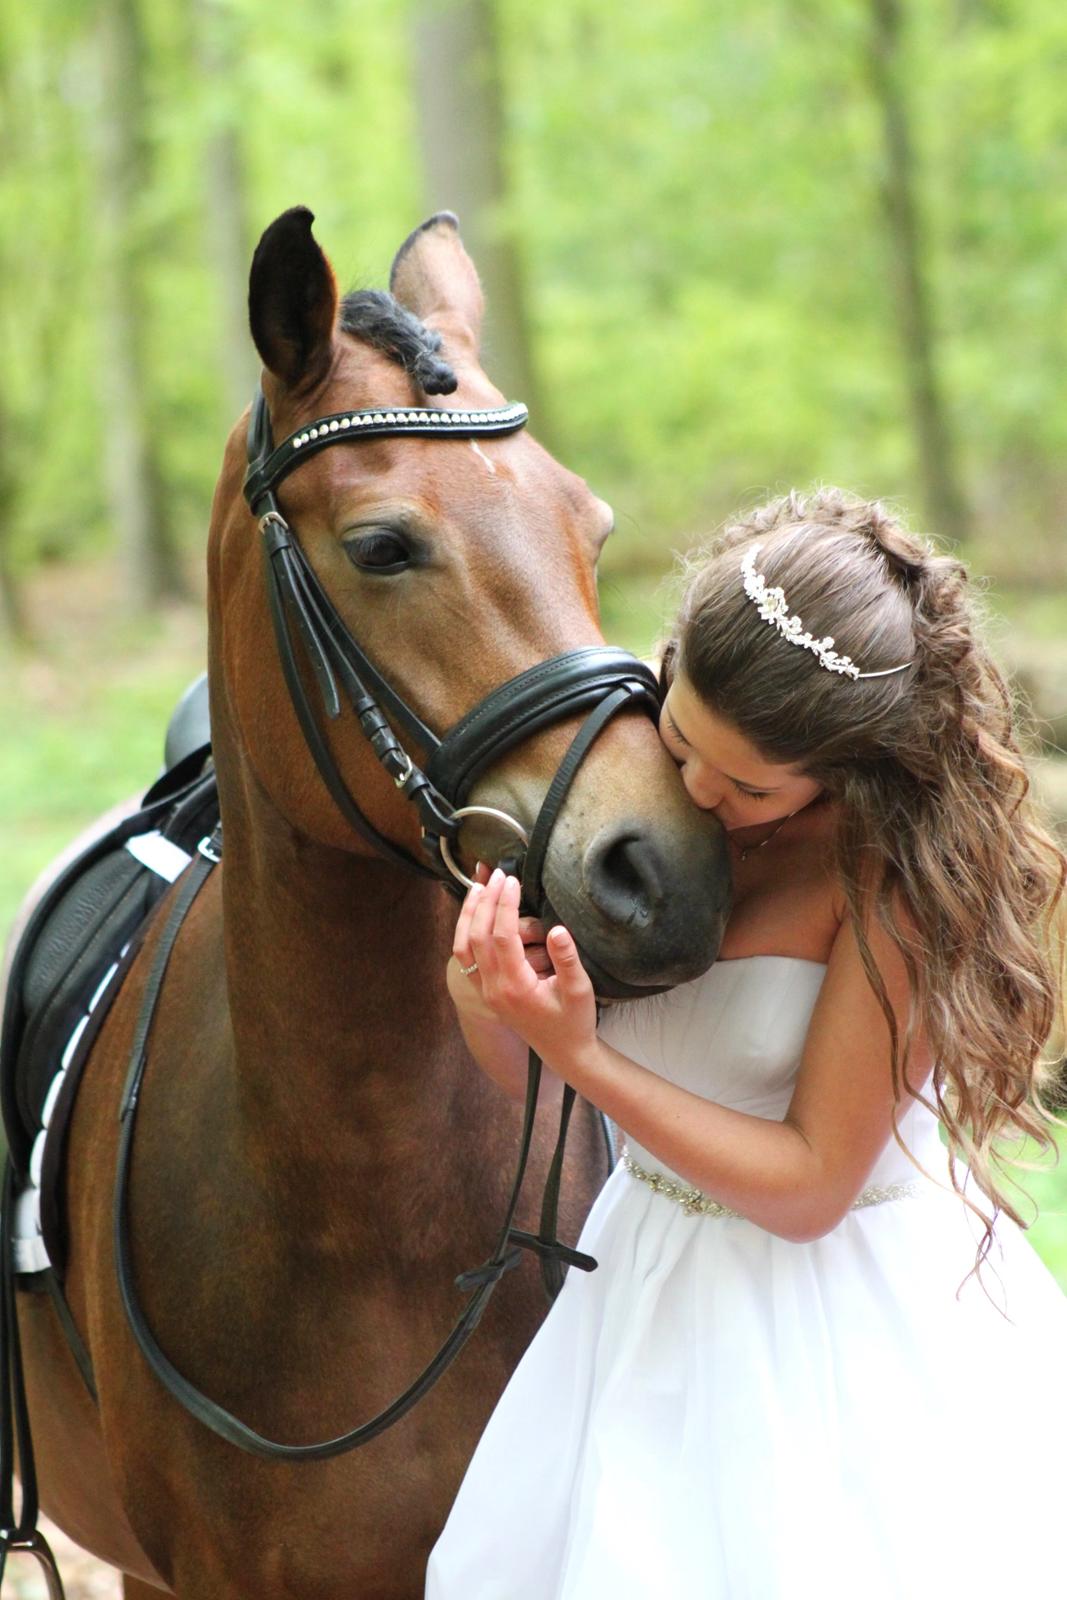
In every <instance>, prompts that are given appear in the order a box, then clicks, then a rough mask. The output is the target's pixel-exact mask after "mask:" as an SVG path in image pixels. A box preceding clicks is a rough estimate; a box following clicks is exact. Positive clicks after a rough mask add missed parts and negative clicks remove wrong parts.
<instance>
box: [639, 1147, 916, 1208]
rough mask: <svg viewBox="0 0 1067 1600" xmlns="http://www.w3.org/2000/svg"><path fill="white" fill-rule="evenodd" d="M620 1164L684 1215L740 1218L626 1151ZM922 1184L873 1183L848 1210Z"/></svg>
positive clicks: (912, 1191) (907, 1194) (904, 1195)
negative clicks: (641, 1164) (670, 1201)
mask: <svg viewBox="0 0 1067 1600" xmlns="http://www.w3.org/2000/svg"><path fill="white" fill-rule="evenodd" d="M622 1161H623V1166H624V1167H625V1168H626V1170H627V1172H628V1173H629V1174H630V1176H631V1177H633V1178H639V1179H640V1181H641V1182H642V1183H647V1184H648V1187H649V1188H650V1189H651V1190H652V1192H653V1193H654V1194H661V1195H662V1196H663V1198H664V1199H665V1200H674V1201H676V1202H677V1204H678V1205H680V1206H681V1208H682V1210H683V1211H684V1212H685V1214H686V1216H687V1217H696V1216H701V1217H740V1216H741V1215H742V1213H741V1212H740V1211H731V1209H730V1207H729V1206H724V1205H721V1204H720V1203H719V1201H718V1200H713V1199H712V1198H711V1196H710V1195H707V1194H702V1193H701V1191H700V1190H699V1189H690V1188H689V1187H688V1185H687V1184H684V1183H680V1182H678V1181H677V1180H676V1179H675V1178H667V1177H664V1175H663V1173H662V1172H646V1171H645V1169H644V1167H641V1166H638V1164H637V1162H636V1161H635V1160H634V1158H633V1156H632V1155H631V1154H630V1152H629V1151H628V1150H623V1153H622ZM922 1191H923V1185H922V1184H921V1183H919V1182H918V1181H913V1182H909V1183H872V1184H871V1185H870V1186H869V1187H868V1188H866V1189H861V1190H860V1193H859V1194H858V1195H857V1196H856V1198H855V1200H853V1202H852V1205H851V1206H850V1208H849V1209H850V1210H852V1211H858V1210H859V1208H860V1207H861V1206H880V1205H881V1204H882V1202H883V1200H908V1199H911V1198H912V1197H914V1196H915V1195H918V1194H921V1193H922Z"/></svg>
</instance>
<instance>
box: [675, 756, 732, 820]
mask: <svg viewBox="0 0 1067 1600" xmlns="http://www.w3.org/2000/svg"><path fill="white" fill-rule="evenodd" d="M682 782H683V783H684V784H685V787H686V791H687V793H688V795H689V798H690V800H692V802H693V804H694V805H695V806H699V807H700V809H701V810H702V811H714V809H715V807H716V806H717V805H719V804H720V802H721V801H722V797H723V785H722V780H721V778H717V777H716V775H715V774H714V773H713V772H708V770H707V769H706V768H705V767H701V766H700V765H699V764H698V763H696V762H693V761H687V762H686V763H685V765H684V766H683V767H682Z"/></svg>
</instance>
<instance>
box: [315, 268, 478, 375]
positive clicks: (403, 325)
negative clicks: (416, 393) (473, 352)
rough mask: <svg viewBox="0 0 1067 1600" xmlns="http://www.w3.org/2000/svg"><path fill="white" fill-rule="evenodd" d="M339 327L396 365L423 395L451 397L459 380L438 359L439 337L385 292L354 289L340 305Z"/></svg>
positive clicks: (445, 362) (446, 364) (449, 368)
mask: <svg viewBox="0 0 1067 1600" xmlns="http://www.w3.org/2000/svg"><path fill="white" fill-rule="evenodd" d="M341 327H342V328H343V329H344V331H345V333H351V334H354V335H355V337H356V338H357V339H366V341H367V343H368V344H372V345H373V346H374V348H375V349H376V350H380V351H381V352H382V354H383V355H386V356H388V357H389V359H390V360H391V361H395V362H396V363H397V365H398V366H401V367H403V368H404V370H405V372H407V373H409V374H410V376H411V377H412V378H413V379H414V381H415V383H416V384H417V386H418V387H419V388H420V389H421V390H422V392H423V394H451V393H452V391H453V390H454V389H455V388H456V387H457V386H458V380H457V378H456V375H455V373H454V372H453V371H452V368H451V367H450V366H449V365H448V363H447V361H442V360H439V359H438V354H437V352H438V351H439V350H440V348H441V335H440V334H439V333H434V332H432V330H431V329H429V328H427V327H426V325H425V323H423V322H420V321H419V319H418V317H416V316H413V315H412V313H411V312H410V311H406V310H405V309H404V307H403V306H402V305H401V304H400V302H399V301H398V300H396V299H394V297H393V296H392V295H391V294H388V293H387V292H386V291H385V290H384V289H353V290H352V291H351V292H350V293H349V294H346V295H345V297H344V299H343V300H342V301H341Z"/></svg>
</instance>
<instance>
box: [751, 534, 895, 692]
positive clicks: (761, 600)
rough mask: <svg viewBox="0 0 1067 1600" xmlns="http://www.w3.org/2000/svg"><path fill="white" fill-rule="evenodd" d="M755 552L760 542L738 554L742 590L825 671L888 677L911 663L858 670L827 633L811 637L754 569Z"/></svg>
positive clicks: (780, 595) (781, 594)
mask: <svg viewBox="0 0 1067 1600" xmlns="http://www.w3.org/2000/svg"><path fill="white" fill-rule="evenodd" d="M759 553H760V546H759V545H758V544H751V545H749V547H748V549H747V550H746V551H745V553H744V555H743V556H742V557H741V577H742V580H743V582H744V585H745V593H746V594H747V595H748V598H749V599H750V600H751V601H752V603H753V605H754V606H755V607H756V610H757V611H758V612H759V614H760V616H761V617H762V618H763V620H764V622H769V623H770V624H771V626H772V627H775V628H777V629H778V632H779V633H780V634H781V635H782V637H783V638H784V639H788V641H789V643H790V644H799V645H800V646H801V647H802V648H803V649H805V650H810V651H811V653H812V655H813V656H814V657H815V659H816V660H817V661H818V663H819V665H820V667H825V668H826V670H827V672H843V673H844V674H845V676H846V677H849V678H888V677H890V676H891V675H892V674H893V673H894V672H903V671H904V669H905V668H906V667H910V666H911V662H910V661H902V662H901V663H900V665H899V667H885V668H884V669H883V670H882V671H881V672H861V671H860V669H859V667H857V665H856V663H855V662H854V661H853V659H852V657H851V656H842V655H838V653H837V651H836V650H835V649H834V641H833V639H831V638H830V637H829V635H827V637H826V638H825V639H816V638H814V637H813V635H812V634H810V633H808V632H807V631H806V630H805V628H804V624H803V623H802V622H801V620H800V618H799V617H796V616H791V615H790V613H789V602H788V601H787V600H786V597H785V590H784V589H777V588H775V589H770V588H768V587H767V580H766V578H765V577H764V576H763V573H762V572H757V571H756V557H757V556H758V555H759Z"/></svg>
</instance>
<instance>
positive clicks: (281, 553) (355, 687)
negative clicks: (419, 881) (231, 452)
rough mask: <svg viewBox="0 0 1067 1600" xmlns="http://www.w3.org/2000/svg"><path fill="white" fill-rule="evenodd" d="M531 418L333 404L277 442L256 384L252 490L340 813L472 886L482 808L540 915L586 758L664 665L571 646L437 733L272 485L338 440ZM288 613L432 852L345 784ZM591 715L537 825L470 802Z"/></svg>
mask: <svg viewBox="0 0 1067 1600" xmlns="http://www.w3.org/2000/svg"><path fill="white" fill-rule="evenodd" d="M527 415H528V413H527V410H526V407H525V406H522V405H510V406H501V407H498V408H496V409H493V410H488V411H486V410H482V411H470V410H455V411H447V410H443V409H440V408H435V407H419V406H407V407H394V408H392V409H390V410H384V411H347V412H336V413H334V414H333V415H331V416H326V417H320V418H319V419H318V420H317V421H315V422H313V423H310V424H308V425H307V426H306V427H303V428H300V429H298V430H297V431H296V432H295V433H291V434H290V435H289V437H288V438H287V439H285V440H283V441H282V443H281V444H280V445H278V446H277V447H275V446H274V444H273V440H272V435H271V425H270V415H269V412H268V410H267V403H266V400H265V398H264V396H263V392H262V390H260V391H259V392H258V393H257V395H256V398H255V402H254V403H253V406H252V415H251V418H250V420H249V426H248V459H249V467H248V472H247V474H246V476H245V482H244V493H245V498H246V500H247V501H248V504H249V507H250V509H251V511H252V514H253V515H254V516H255V517H257V518H258V520H259V527H260V531H261V534H262V537H263V547H264V551H265V553H266V558H267V573H268V589H269V594H270V607H271V616H272V618H273V622H274V632H275V638H276V640H277V645H278V653H279V656H280V658H281V663H282V669H283V671H284V673H285V681H286V683H287V685H288V688H289V694H290V698H291V699H292V702H293V706H294V709H295V711H296V714H297V717H298V719H299V721H300V726H301V729H302V730H303V734H304V738H305V740H306V742H307V745H308V748H309V750H310V751H311V754H312V756H313V758H314V760H315V764H316V766H317V767H318V769H319V772H320V774H321V776H322V779H323V782H324V783H325V784H326V787H327V789H328V790H329V792H330V794H331V795H332V796H333V799H334V801H335V803H336V805H337V807H338V809H339V810H340V811H341V813H342V815H343V816H344V817H345V819H346V820H347V821H348V822H349V824H350V825H351V826H352V827H353V828H354V829H355V830H356V832H357V833H358V834H359V835H360V836H361V837H362V838H363V839H365V840H367V841H368V843H370V844H372V845H373V846H374V848H375V849H376V850H377V851H379V853H380V854H382V855H384V856H385V857H387V858H388V859H389V860H390V861H395V862H398V863H400V864H402V865H404V866H407V867H410V868H412V869H414V870H415V871H416V872H422V873H426V874H430V875H432V876H434V877H438V878H441V879H442V880H443V881H445V882H446V883H447V884H448V886H449V887H450V888H452V889H454V890H455V891H456V892H461V890H462V886H463V885H464V884H467V883H469V879H467V878H466V877H465V876H464V874H463V873H462V872H461V871H460V869H459V867H458V866H457V864H456V860H455V856H454V854H453V846H454V844H455V842H456V839H457V836H458V833H459V829H460V826H461V824H462V822H463V819H464V818H465V817H469V816H474V815H481V816H489V817H492V818H494V819H495V820H497V821H500V822H503V823H504V824H505V825H506V826H507V827H509V828H510V829H511V831H512V833H513V834H514V835H515V837H516V839H517V840H518V841H519V843H520V845H521V846H522V855H521V857H519V859H521V860H522V885H523V899H524V902H525V905H526V907H527V909H528V910H529V911H530V912H531V913H534V914H541V913H542V912H543V910H544V906H545V895H544V888H543V885H542V882H541V873H542V868H543V866H544V860H545V855H546V853H547V850H548V844H549V839H550V837H551V833H552V829H553V827H554V826H555V823H556V820H557V818H558V816H559V813H560V810H561V808H562V805H563V801H564V800H565V798H566V795H567V791H568V789H569V788H570V785H571V782H572V781H573V779H574V775H575V773H576V772H577V770H578V767H579V765H580V763H581V760H582V758H583V756H584V755H585V754H586V752H587V751H588V750H589V747H590V746H591V745H592V743H593V741H594V739H595V738H596V736H597V734H598V733H600V731H601V729H602V728H603V727H604V726H605V725H606V724H607V723H608V722H609V721H610V720H611V718H612V717H613V716H615V714H616V713H617V712H620V711H624V710H627V709H630V708H639V709H641V710H643V711H645V712H646V713H647V714H649V715H650V716H656V715H658V712H659V689H658V685H657V682H656V677H655V674H654V673H653V672H652V671H651V670H650V669H649V668H648V667H646V666H645V665H644V663H643V662H641V661H639V660H638V659H637V658H636V656H632V655H630V653H629V652H628V651H626V650H616V649H613V648H611V647H609V646H600V645H594V646H589V647H586V648H584V649H580V650H568V651H565V652H564V653H563V654H562V655H558V656H553V657H552V658H551V659H550V660H548V661H541V662H538V663H537V665H536V666H533V667H530V668H528V669H527V671H525V672H521V673H519V675H518V676H517V677H515V678H511V679H509V680H508V682H507V683H503V684H501V685H500V687H499V688H497V689H494V690H493V692H492V693H491V694H489V695H487V696H486V698H485V699H484V700H482V701H480V702H479V703H478V705H476V706H474V707H473V709H472V710H470V711H468V712H467V713H466V715H465V716H464V717H462V718H461V719H460V721H459V722H458V723H456V725H455V726H454V727H453V728H451V729H450V730H449V731H448V732H447V733H446V734H444V736H443V737H440V738H439V737H438V736H437V735H436V734H435V733H433V732H432V731H431V730H430V729H429V728H428V727H427V726H426V724H425V723H424V722H423V721H422V719H421V718H420V717H419V716H418V715H417V714H416V713H415V712H414V711H413V710H412V709H411V707H410V706H409V705H408V704H407V703H406V701H404V700H403V699H401V697H400V696H399V695H398V694H397V693H396V692H395V690H394V689H393V688H392V687H391V686H390V684H389V682H388V680H387V679H386V678H385V677H384V676H383V675H382V673H381V672H380V671H379V669H378V668H377V667H376V666H375V664H374V663H373V662H372V661H371V660H370V658H369V657H368V656H367V654H366V653H365V651H364V650H363V649H362V647H361V646H360V645H359V643H358V642H357V640H356V639H354V638H353V637H352V634H351V633H350V632H349V630H348V628H347V627H346V626H345V623H344V622H343V621H342V619H341V617H340V616H339V614H338V612H337V610H336V608H335V607H334V605H333V602H332V601H331V600H330V598H329V596H328V595H327V594H326V592H325V590H324V589H323V587H322V585H321V584H320V583H319V580H318V578H317V577H316V576H315V573H314V571H313V570H312V567H311V565H310V563H309V562H308V559H307V557H306V556H305V555H304V552H303V551H302V550H301V548H300V544H299V541H298V540H297V538H296V535H295V533H294V531H293V529H292V528H291V527H290V525H289V523H288V522H287V521H286V519H285V517H284V516H283V515H282V513H281V510H280V509H279V506H278V501H277V498H276V496H275V492H274V491H275V490H276V488H277V487H278V485H279V483H281V481H282V480H283V478H286V477H287V476H288V475H289V473H290V472H292V471H293V470H294V469H295V468H296V467H298V466H299V465H300V464H301V462H303V461H305V460H306V459H307V457H308V456H311V455H314V454H316V453H317V452H318V451H320V450H322V449H325V448H326V447H328V446H330V445H333V444H348V443H355V442H358V441H359V440H361V439H367V438H382V437H383V436H385V437H400V436H402V435H410V434H413V435H415V436H417V437H422V438H434V439H438V438H460V439H473V438H478V437H484V436H486V435H495V434H506V433H514V432H516V431H517V430H518V429H519V428H522V427H524V426H525V423H526V420H527ZM290 619H291V620H292V622H294V623H295V625H296V629H297V632H298V633H299V636H300V640H301V643H302V644H303V647H304V651H305V654H306V656H307V659H308V661H309V663H310V665H311V667H312V670H313V673H314V676H315V680H316V682H317V684H318V688H319V693H320V695H321V699H322V706H323V710H324V711H325V714H326V716H327V717H329V718H335V717H337V716H339V715H340V712H341V695H340V692H339V686H340V689H341V690H343V692H344V693H345V694H346V695H347V697H348V699H349V702H350V704H351V706H352V709H353V711H354V712H355V715H356V718H357V720H358V722H359V725H360V727H361V729H362V731H363V734H364V736H365V737H366V738H367V740H368V741H369V742H370V745H371V748H372V749H373V751H374V753H375V755H376V756H377V758H378V760H379V761H380V762H381V764H382V766H383V767H384V768H385V770H386V772H388V774H389V776H390V777H391V778H392V780H393V782H394V783H395V784H396V786H397V788H398V789H399V790H401V792H402V793H403V794H404V795H405V796H406V797H407V799H408V800H410V801H411V802H412V803H413V804H414V806H415V809H416V811H417V813H418V818H419V823H420V827H421V830H422V847H423V851H424V853H425V856H426V860H425V861H420V860H418V859H417V858H416V857H415V856H413V855H411V854H410V852H409V851H407V850H405V849H404V848H403V847H402V846H401V845H398V844H396V843H394V841H393V840H391V839H389V838H387V837H386V836H385V835H384V834H382V833H381V832H380V831H379V830H378V829H377V828H376V827H375V826H374V824H373V823H372V822H371V821H370V820H369V818H368V817H366V816H365V815H364V813H363V812H362V811H361V809H360V808H359V806H358V805H357V803H356V801H355V799H354V798H353V796H352V794H351V792H350V791H349V789H348V786H347V785H346V783H345V781H344V779H343V777H342V776H341V773H340V771H339V770H338V767H337V763H336V762H335V761H334V759H333V756H332V754H331V752H330V748H329V745H328V743H327V741H326V739H325V737H324V736H323V733H322V731H321V729H320V727H319V725H318V723H317V721H316V719H315V714H314V711H313V709H312V706H311V704H310V701H309V699H308V695H307V692H306V690H305V687H304V682H303V679H302V678H301V675H300V670H299V666H298V664H297V660H296V654H295V651H294V648H293V637H292V633H291V630H290ZM383 708H384V709H383ZM583 712H584V713H586V714H587V716H586V721H585V723H584V724H583V726H582V727H581V728H580V729H579V731H578V733H577V734H576V736H575V738H574V741H573V743H572V744H571V747H570V749H569V750H568V752H567V754H566V755H565V756H564V758H563V761H562V762H561V764H560V766H559V769H558V770H557V773H556V776H555V778H554V779H553V781H552V782H551V784H550V785H549V787H548V791H547V793H546V795H545V798H544V801H543V803H542V806H541V810H540V812H539V813H538V816H537V818H536V820H535V822H534V825H533V829H532V831H531V832H530V834H529V835H528V836H527V833H526V830H525V828H524V827H523V826H522V824H521V823H519V822H518V821H516V820H515V818H513V817H509V816H508V815H507V814H506V813H504V812H501V811H497V810H496V809H495V808H493V807H488V806H469V805H467V803H466V802H467V798H468V796H469V794H470V790H471V788H472V786H473V784H474V783H475V781H476V779H477V778H478V777H479V775H480V774H481V773H482V772H483V771H484V770H485V769H486V768H487V767H489V766H491V765H492V764H493V763H494V762H495V761H498V760H499V759H500V758H501V756H503V755H505V754H506V753H507V751H509V750H511V749H512V748H513V747H514V746H515V745H517V744H519V743H521V742H522V740H524V739H527V738H529V737H530V736H531V735H532V734H535V733H537V732H539V731H540V730H541V729H542V728H546V727H549V726H550V725H551V724H553V723H555V722H562V721H564V720H566V719H567V718H569V717H573V716H578V715H581V714H582V713H583ZM390 719H392V720H390ZM393 722H395V723H396V724H397V725H398V726H399V727H400V728H402V729H403V731H404V732H405V734H406V735H407V736H408V738H409V739H410V740H411V741H412V742H413V743H414V744H415V745H416V746H417V747H419V748H420V749H421V750H422V751H423V752H424V754H425V757H426V764H425V768H423V767H420V766H418V765H417V764H416V763H415V761H414V760H413V759H412V757H411V756H410V755H409V754H408V753H407V751H406V750H405V749H404V748H403V746H402V745H401V743H400V740H399V739H398V738H397V735H396V733H395V731H394V729H393V726H392V723H393Z"/></svg>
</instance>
